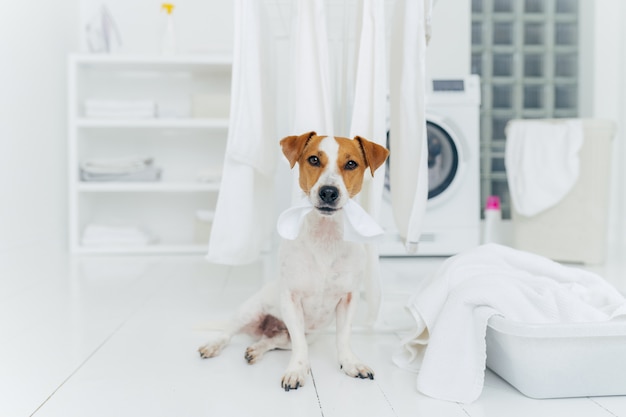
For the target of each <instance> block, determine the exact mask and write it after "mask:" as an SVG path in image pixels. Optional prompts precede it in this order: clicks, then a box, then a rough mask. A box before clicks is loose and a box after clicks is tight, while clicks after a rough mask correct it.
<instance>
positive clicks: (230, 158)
mask: <svg viewBox="0 0 626 417" xmlns="http://www.w3.org/2000/svg"><path fill="white" fill-rule="evenodd" d="M262 7H263V4H262V3H261V2H259V1H257V0H236V1H235V25H234V26H235V27H234V50H233V66H232V84H231V107H230V122H229V128H228V140H227V145H226V157H225V161H224V171H223V176H222V182H221V187H220V193H219V196H218V200H217V205H216V208H215V220H214V222H213V227H212V230H211V239H210V242H209V252H208V254H207V259H208V260H209V261H211V262H215V263H223V264H230V265H237V264H244V263H249V262H252V261H254V260H256V259H257V258H258V256H259V254H260V251H261V249H262V248H263V245H264V243H265V242H266V241H267V239H268V237H269V236H270V235H271V230H272V229H273V227H272V226H273V225H272V221H271V210H270V208H271V200H270V199H271V196H272V195H273V191H272V190H273V173H274V170H275V165H276V163H275V161H276V154H277V153H278V152H279V147H278V138H277V137H276V136H277V135H276V132H275V126H274V123H275V116H274V108H275V104H274V102H273V97H274V91H273V83H272V75H271V74H272V71H271V68H270V64H271V56H270V55H269V53H268V50H267V47H268V45H269V41H268V37H267V31H266V29H265V28H264V27H263V22H264V17H263V15H262V12H263V11H262Z"/></svg>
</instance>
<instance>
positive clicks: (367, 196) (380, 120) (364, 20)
mask: <svg viewBox="0 0 626 417" xmlns="http://www.w3.org/2000/svg"><path fill="white" fill-rule="evenodd" d="M361 13H362V15H361V31H360V36H359V41H358V47H357V50H358V55H357V62H356V83H355V88H354V101H353V105H352V118H351V125H350V137H355V136H357V135H358V136H363V137H365V138H367V139H368V140H370V141H372V142H375V143H378V144H379V145H382V146H386V139H387V125H386V123H387V117H386V114H387V108H386V101H387V77H386V75H387V74H386V66H387V59H386V52H385V2H384V0H364V1H363V4H362V8H361ZM385 169H386V166H385V165H382V166H381V167H380V168H378V170H377V171H376V173H375V175H374V177H373V178H372V177H371V176H370V174H368V173H366V174H365V179H364V181H363V188H362V190H361V193H360V194H359V201H360V203H361V205H362V206H363V208H364V209H365V210H367V212H369V214H370V215H371V216H372V217H373V218H374V219H378V216H379V212H380V205H381V200H382V195H383V188H384V186H385ZM367 172H369V171H367ZM366 251H367V253H366V259H365V261H366V262H367V268H366V269H365V270H366V273H367V276H366V277H365V281H364V282H365V296H366V300H367V304H368V307H369V308H368V313H369V317H368V322H370V323H373V322H374V320H375V318H376V317H377V316H378V311H379V309H380V303H381V283H380V263H379V262H378V246H377V245H376V244H372V243H369V244H367V245H366Z"/></svg>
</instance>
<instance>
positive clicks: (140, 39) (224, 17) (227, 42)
mask: <svg viewBox="0 0 626 417" xmlns="http://www.w3.org/2000/svg"><path fill="white" fill-rule="evenodd" d="M103 3H104V2H103V1H102V0H80V4H81V6H80V19H81V22H83V25H85V23H89V22H92V21H94V19H96V20H97V17H98V16H99V14H100V9H101V5H102V4H103ZM161 3H163V2H161V1H155V0H132V1H129V0H107V1H106V5H107V8H108V10H109V12H110V13H111V15H112V16H113V18H114V20H115V22H116V24H117V27H118V29H119V32H120V34H121V38H122V45H121V47H119V49H118V50H117V51H116V52H118V53H122V54H155V53H159V52H160V43H159V40H160V37H161V35H162V33H163V28H164V16H165V12H164V11H162V10H161ZM172 3H174V5H175V7H174V12H173V14H172V16H173V19H174V24H175V29H176V37H177V44H178V47H179V52H181V53H198V52H209V51H229V50H231V49H232V41H233V33H232V25H233V4H232V3H233V2H232V1H224V0H176V1H173V2H172ZM83 27H84V26H83ZM83 32H84V31H81V38H84V37H83V36H82V35H83ZM80 50H81V51H82V52H87V51H88V48H87V43H86V42H85V40H84V39H81V44H80Z"/></svg>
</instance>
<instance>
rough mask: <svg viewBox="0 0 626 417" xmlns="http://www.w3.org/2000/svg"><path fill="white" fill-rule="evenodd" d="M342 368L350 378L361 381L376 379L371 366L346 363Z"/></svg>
mask: <svg viewBox="0 0 626 417" xmlns="http://www.w3.org/2000/svg"><path fill="white" fill-rule="evenodd" d="M340 366H341V369H343V371H344V372H345V373H346V375H348V376H351V377H354V378H361V379H367V378H369V379H374V371H372V370H371V369H370V367H369V366H366V365H364V364H362V363H358V362H345V363H342V364H341V365H340Z"/></svg>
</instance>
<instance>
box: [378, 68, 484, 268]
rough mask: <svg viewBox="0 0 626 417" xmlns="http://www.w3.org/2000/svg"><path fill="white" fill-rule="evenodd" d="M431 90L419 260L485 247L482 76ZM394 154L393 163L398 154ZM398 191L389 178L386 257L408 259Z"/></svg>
mask: <svg viewBox="0 0 626 417" xmlns="http://www.w3.org/2000/svg"><path fill="white" fill-rule="evenodd" d="M427 85H428V90H427V92H426V101H425V103H426V122H427V127H426V129H427V137H428V203H427V206H426V215H425V218H424V222H423V227H422V234H421V236H420V241H419V245H418V251H417V253H416V254H414V255H415V256H449V255H454V254H457V253H459V252H461V251H463V250H465V249H469V248H472V247H475V246H476V245H478V244H479V242H480V136H479V118H480V79H479V77H478V76H476V75H469V76H464V77H459V78H445V79H432V80H429V82H428V83H427ZM390 151H391V156H390V159H389V160H388V163H390V164H392V163H393V152H394V150H393V149H390ZM416 160H417V155H416ZM387 168H388V167H387ZM387 175H389V169H387ZM392 192H393V190H392V189H391V188H390V185H389V180H388V178H387V179H386V181H385V191H384V194H383V203H382V206H381V218H380V222H381V225H382V227H383V229H384V230H385V237H384V240H383V241H382V242H381V244H380V254H381V256H408V254H407V253H406V250H405V245H404V241H403V239H402V238H401V237H400V235H399V234H398V229H397V227H396V225H395V221H394V219H393V213H392V208H391V193H392Z"/></svg>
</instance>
